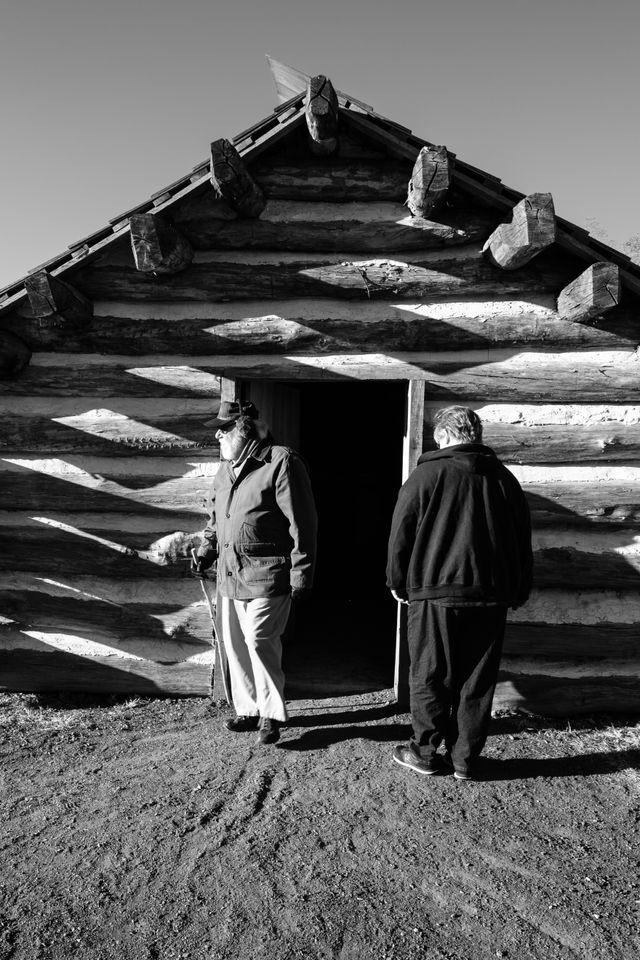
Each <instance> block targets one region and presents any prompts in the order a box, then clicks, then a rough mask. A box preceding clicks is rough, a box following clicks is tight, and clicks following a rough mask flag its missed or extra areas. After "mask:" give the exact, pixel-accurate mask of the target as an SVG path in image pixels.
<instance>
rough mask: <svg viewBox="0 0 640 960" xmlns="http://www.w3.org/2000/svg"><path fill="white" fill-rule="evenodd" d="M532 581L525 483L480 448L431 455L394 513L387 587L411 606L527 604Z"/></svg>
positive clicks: (423, 458) (408, 484) (472, 446)
mask: <svg viewBox="0 0 640 960" xmlns="http://www.w3.org/2000/svg"><path fill="white" fill-rule="evenodd" d="M531 577H532V553H531V522H530V517H529V508H528V506H527V502H526V500H525V497H524V494H523V492H522V489H521V487H520V484H519V483H518V481H517V480H516V478H515V477H514V476H513V474H512V473H510V471H509V470H507V468H506V467H505V466H504V465H503V464H502V463H501V462H500V460H498V458H497V457H496V455H495V453H494V452H493V450H491V449H490V448H489V447H485V446H484V445H483V444H480V443H460V444H456V445H455V446H451V447H445V448H443V449H442V450H435V451H433V452H430V453H425V454H423V455H422V456H421V457H420V460H419V461H418V466H417V467H416V469H415V470H414V471H413V473H412V474H411V476H410V477H409V478H408V480H407V481H406V483H405V484H404V485H403V487H402V488H401V490H400V493H399V496H398V502H397V504H396V508H395V511H394V514H393V520H392V525H391V535H390V538H389V554H388V564H387V586H389V587H390V588H391V589H393V590H395V591H396V593H397V594H398V595H399V596H401V597H403V598H407V597H408V599H409V600H444V599H446V600H448V601H449V602H453V603H455V602H456V601H459V602H460V603H461V604H464V603H469V602H471V603H473V602H475V603H480V604H482V603H504V604H507V605H508V606H514V607H515V606H520V605H521V604H523V603H524V602H525V601H526V599H527V598H528V596H529V592H530V590H531Z"/></svg>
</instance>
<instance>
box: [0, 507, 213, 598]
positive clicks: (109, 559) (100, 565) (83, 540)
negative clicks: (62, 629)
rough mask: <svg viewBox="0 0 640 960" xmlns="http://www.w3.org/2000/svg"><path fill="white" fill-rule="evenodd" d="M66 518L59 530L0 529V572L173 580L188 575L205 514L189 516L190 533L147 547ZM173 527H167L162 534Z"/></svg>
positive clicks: (33, 524)
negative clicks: (192, 551) (90, 574)
mask: <svg viewBox="0 0 640 960" xmlns="http://www.w3.org/2000/svg"><path fill="white" fill-rule="evenodd" d="M64 516H65V520H64V521H60V524H61V526H60V527H54V526H51V525H49V524H46V523H44V522H43V523H42V525H41V526H40V528H39V529H37V528H36V522H35V521H30V522H29V524H28V525H26V526H25V525H23V526H22V527H20V528H18V527H17V526H16V527H13V528H12V527H10V526H3V527H0V571H2V572H5V571H16V572H31V573H34V574H37V575H39V576H49V577H51V576H56V577H73V576H76V575H78V574H83V573H85V572H86V571H87V570H91V571H92V572H93V574H94V576H99V577H113V578H118V579H119V578H136V579H140V580H144V579H156V580H163V581H165V582H166V581H169V580H171V581H173V580H175V579H176V577H177V576H185V577H186V576H189V564H188V561H189V560H190V551H191V550H192V549H193V548H196V549H197V548H198V546H199V545H200V542H201V528H202V527H203V526H204V521H205V517H204V515H203V516H201V517H193V516H192V517H191V518H190V526H191V532H190V533H188V532H186V531H181V532H180V533H178V532H174V533H166V535H165V536H163V537H158V538H157V539H156V540H153V541H151V542H150V543H148V544H145V543H144V542H142V543H140V541H141V540H142V541H144V538H143V537H142V536H141V535H138V536H133V535H131V534H130V533H129V532H128V531H127V530H126V529H124V530H109V531H105V530H103V529H101V528H98V529H96V528H92V527H86V526H82V525H81V524H80V523H79V522H78V521H77V520H76V518H75V515H74V514H71V513H65V514H64ZM46 519H47V520H48V519H49V518H46ZM130 519H131V520H135V519H136V515H135V514H132V515H130ZM198 520H199V521H200V522H198ZM69 521H71V522H69ZM173 526H175V523H174V524H171V523H170V522H167V524H166V528H165V529H166V530H169V529H170V528H171V527H173ZM197 528H200V529H197Z"/></svg>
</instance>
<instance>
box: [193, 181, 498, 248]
mask: <svg viewBox="0 0 640 960" xmlns="http://www.w3.org/2000/svg"><path fill="white" fill-rule="evenodd" d="M197 199H198V202H197V203H196V201H195V200H194V201H193V202H191V203H189V204H188V205H187V204H184V205H182V206H181V207H180V209H179V210H178V211H177V213H176V216H175V222H176V225H179V227H180V230H181V231H182V232H183V233H184V235H185V236H186V237H187V238H188V239H189V241H190V242H191V244H192V245H193V246H194V247H195V248H196V249H198V250H225V249H229V250H233V249H248V250H252V249H263V250H292V251H311V252H317V251H325V250H326V251H333V250H337V251H342V250H350V251H364V252H373V253H378V254H382V253H385V252H387V251H389V252H392V253H393V252H397V251H401V250H428V249H436V248H439V247H447V246H457V245H461V244H465V243H473V242H474V241H479V240H481V239H483V238H484V237H486V235H487V233H488V232H490V231H491V230H492V229H493V224H494V222H495V217H494V216H493V215H492V214H491V213H489V212H487V211H482V210H479V211H471V213H469V211H462V210H458V209H448V208H447V209H445V210H442V211H439V212H438V215H437V217H435V218H434V219H425V218H423V217H418V216H414V217H412V216H409V215H408V214H407V209H406V207H404V206H403V205H401V204H400V203H389V202H385V201H378V202H376V203H357V202H349V203H342V204H338V203H327V202H324V203H319V202H314V203H308V202H307V203H304V202H300V201H292V200H269V201H268V202H267V204H266V206H265V208H264V210H263V212H262V214H261V216H260V218H259V219H258V220H243V219H235V220H229V219H227V220H224V219H220V218H217V217H215V216H211V215H210V213H209V208H210V207H211V206H213V204H215V203H216V200H215V197H214V196H213V194H211V195H210V196H209V195H207V196H205V197H204V198H197Z"/></svg>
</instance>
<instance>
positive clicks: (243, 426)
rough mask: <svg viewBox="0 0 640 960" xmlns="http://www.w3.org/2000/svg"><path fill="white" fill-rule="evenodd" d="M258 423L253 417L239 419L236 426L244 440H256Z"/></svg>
mask: <svg viewBox="0 0 640 960" xmlns="http://www.w3.org/2000/svg"><path fill="white" fill-rule="evenodd" d="M256 424H257V421H256V420H254V419H253V418H252V417H244V416H243V417H238V419H237V420H236V422H235V424H234V426H235V428H236V430H237V431H238V433H239V434H240V436H241V437H242V439H243V440H256V439H257V437H258V431H257V429H256Z"/></svg>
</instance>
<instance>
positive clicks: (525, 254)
mask: <svg viewBox="0 0 640 960" xmlns="http://www.w3.org/2000/svg"><path fill="white" fill-rule="evenodd" d="M555 239H556V217H555V210H554V206H553V197H552V196H551V194H550V193H532V194H529V196H527V197H525V198H524V199H523V200H521V201H520V203H517V204H516V205H515V207H514V208H513V210H512V211H511V214H510V215H509V217H508V219H507V220H505V221H504V223H501V224H500V225H499V226H498V227H496V229H495V230H494V231H493V233H492V234H491V236H490V237H489V239H488V240H487V242H486V243H485V245H484V247H483V248H482V252H483V254H484V255H485V256H486V257H487V259H488V260H489V261H490V262H491V263H493V264H494V266H496V267H499V268H500V269H502V270H517V269H518V268H519V267H524V266H525V265H526V264H527V263H529V261H530V260H533V258H534V257H535V256H537V255H538V254H539V253H541V252H542V251H543V250H545V249H546V248H547V247H549V246H551V244H552V243H553V242H554V241H555Z"/></svg>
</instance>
